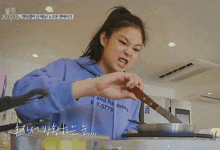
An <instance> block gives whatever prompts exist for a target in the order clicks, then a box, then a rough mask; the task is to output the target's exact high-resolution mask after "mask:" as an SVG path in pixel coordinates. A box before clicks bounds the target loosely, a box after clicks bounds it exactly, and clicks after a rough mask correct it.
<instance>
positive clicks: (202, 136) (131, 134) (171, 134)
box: [122, 132, 213, 138]
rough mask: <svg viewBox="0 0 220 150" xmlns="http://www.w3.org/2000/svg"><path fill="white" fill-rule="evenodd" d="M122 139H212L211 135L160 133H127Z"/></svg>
mask: <svg viewBox="0 0 220 150" xmlns="http://www.w3.org/2000/svg"><path fill="white" fill-rule="evenodd" d="M122 136H123V137H184V138H186V137H187V138H194V137H198V138H213V136H212V135H211V134H199V133H161V132H145V133H129V134H123V135H122Z"/></svg>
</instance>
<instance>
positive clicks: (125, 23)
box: [81, 6, 148, 62]
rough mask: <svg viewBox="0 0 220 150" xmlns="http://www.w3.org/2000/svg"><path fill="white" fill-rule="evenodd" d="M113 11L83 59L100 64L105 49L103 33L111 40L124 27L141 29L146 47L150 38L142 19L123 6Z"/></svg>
mask: <svg viewBox="0 0 220 150" xmlns="http://www.w3.org/2000/svg"><path fill="white" fill-rule="evenodd" d="M112 9H114V10H113V11H112V12H111V13H110V15H109V16H108V18H107V19H106V21H105V22H104V24H103V25H102V27H101V28H100V29H99V31H98V32H97V33H96V35H95V36H94V37H93V39H92V40H91V42H90V43H89V45H88V47H87V48H86V51H85V52H84V54H83V55H82V56H81V57H83V56H90V58H91V59H93V60H95V62H98V61H99V60H100V59H101V57H102V49H103V46H102V45H101V43H100V35H101V33H102V32H106V36H107V37H108V38H110V37H111V35H112V33H113V32H114V31H117V30H119V29H121V28H124V27H135V28H138V29H140V31H141V33H142V42H143V44H144V45H145V43H146V40H148V38H147V35H146V33H145V27H144V23H143V22H142V21H141V19H140V18H138V17H137V16H135V15H133V14H131V13H130V11H128V10H127V9H126V8H125V7H123V6H118V7H114V8H112ZM110 10H111V9H110Z"/></svg>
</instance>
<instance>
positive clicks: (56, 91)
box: [12, 59, 74, 123]
mask: <svg viewBox="0 0 220 150" xmlns="http://www.w3.org/2000/svg"><path fill="white" fill-rule="evenodd" d="M65 73H66V61H65V59H60V60H57V61H55V62H52V63H50V64H49V65H47V66H46V67H44V68H42V69H37V70H34V71H33V72H31V73H29V74H27V75H26V76H24V77H23V78H22V79H20V80H18V81H17V82H16V83H15V85H14V89H13V92H12V95H13V96H14V97H17V96H21V95H23V94H25V93H27V92H29V91H31V90H33V89H37V88H41V89H45V90H47V91H48V93H49V97H48V98H44V99H40V100H37V101H35V102H33V103H30V104H26V105H23V106H20V107H18V108H16V109H15V110H16V112H17V115H18V117H19V118H20V119H21V121H22V122H23V123H28V122H33V121H34V120H36V119H42V118H43V119H49V120H50V117H51V115H52V114H59V113H60V112H61V111H62V110H63V109H65V108H66V107H71V106H73V101H74V97H73V94H72V90H71V85H72V82H73V81H65V80H64V78H65Z"/></svg>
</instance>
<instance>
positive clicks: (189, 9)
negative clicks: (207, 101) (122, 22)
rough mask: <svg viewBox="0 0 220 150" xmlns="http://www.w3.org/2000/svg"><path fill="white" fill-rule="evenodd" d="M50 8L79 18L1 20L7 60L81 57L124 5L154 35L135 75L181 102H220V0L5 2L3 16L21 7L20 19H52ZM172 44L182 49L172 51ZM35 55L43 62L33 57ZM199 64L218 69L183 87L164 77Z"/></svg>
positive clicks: (0, 11)
mask: <svg viewBox="0 0 220 150" xmlns="http://www.w3.org/2000/svg"><path fill="white" fill-rule="evenodd" d="M48 5H49V6H52V7H53V8H54V12H53V13H51V14H74V20H13V21H11V22H10V21H9V20H3V19H1V20H0V30H1V34H0V44H1V45H0V55H1V56H3V57H10V58H14V59H20V60H23V61H27V62H34V63H38V64H47V63H49V62H50V61H52V60H56V59H58V58H62V57H68V58H78V57H79V56H80V55H81V54H82V51H83V50H84V49H85V48H86V46H87V44H88V43H89V41H90V39H91V38H92V36H93V35H94V34H95V32H96V31H97V30H98V29H99V27H100V26H101V25H102V23H103V22H104V21H105V19H106V17H107V16H108V14H109V12H107V11H108V10H109V9H110V8H112V7H114V6H118V5H123V6H125V7H127V8H128V9H129V10H130V11H131V12H132V13H134V14H135V15H137V16H139V17H140V18H142V20H143V21H144V22H145V24H146V27H147V28H146V31H147V33H148V36H149V42H148V44H147V45H146V46H145V47H144V48H143V49H142V51H141V55H140V58H139V59H138V61H137V62H136V64H135V65H134V67H133V68H131V69H130V70H129V71H131V72H135V73H137V74H138V75H139V76H140V77H141V78H142V79H143V80H144V82H145V83H146V84H149V85H154V86H159V87H166V88H170V89H174V90H175V96H176V99H181V100H192V99H195V98H198V96H199V95H206V96H210V97H214V98H219V99H220V84H219V82H220V68H219V65H220V59H219V58H220V42H219V41H220V26H219V24H220V19H219V16H220V9H219V8H220V1H219V0H212V1H209V0H193V1H192V0H184V1H177V0H157V1H155V0H135V1H134V0H120V1H119V0H112V1H109V0H90V1H89V0H74V1H73V0H72V1H71V0H53V1H51V0H35V1H32V0H7V1H6V0H1V2H0V15H4V14H5V8H8V7H15V8H16V13H17V14H48V12H46V11H45V7H46V6H48ZM1 17H2V16H1ZM169 42H174V43H176V46H175V47H172V48H171V47H169V46H168V43H169ZM34 53H36V54H38V55H39V57H38V58H33V57H31V55H32V54H34ZM198 59H199V60H202V62H206V63H207V62H208V64H213V65H211V66H213V67H211V68H210V69H209V70H208V71H206V72H203V73H200V74H198V75H194V76H192V77H189V78H186V79H184V80H181V81H178V82H172V81H169V80H163V79H159V78H158V77H159V76H160V75H163V74H166V73H167V72H170V71H172V70H175V69H177V68H179V67H181V66H184V65H186V64H188V63H190V62H195V61H196V60H198ZM200 65H201V66H203V64H200ZM185 71H187V69H185ZM183 73H184V70H183ZM177 74H178V73H177ZM177 74H176V75H177ZM208 92H211V93H212V95H207V93H208Z"/></svg>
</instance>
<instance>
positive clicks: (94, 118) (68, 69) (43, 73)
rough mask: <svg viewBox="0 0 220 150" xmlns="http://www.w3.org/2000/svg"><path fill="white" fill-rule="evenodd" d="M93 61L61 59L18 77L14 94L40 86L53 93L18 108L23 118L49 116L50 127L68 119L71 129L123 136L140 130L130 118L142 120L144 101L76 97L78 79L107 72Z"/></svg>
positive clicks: (68, 127) (112, 137) (43, 117)
mask: <svg viewBox="0 0 220 150" xmlns="http://www.w3.org/2000/svg"><path fill="white" fill-rule="evenodd" d="M92 62H93V61H92V60H91V59H90V58H89V57H82V58H79V59H77V60H71V59H67V58H64V59H59V60H57V61H55V62H52V63H50V64H49V65H47V66H46V67H44V68H42V69H37V70H34V71H33V72H31V73H29V74H27V75H26V76H24V77H23V78H22V79H20V80H18V81H17V82H16V83H15V85H14V89H13V96H20V95H23V94H25V93H27V92H29V91H31V90H33V89H37V88H43V89H45V90H47V91H48V92H49V95H50V96H49V97H48V98H45V99H42V100H38V101H36V102H33V103H30V104H26V105H23V106H20V107H18V108H16V112H17V115H18V117H19V118H20V120H21V121H22V122H23V123H31V122H33V121H35V120H37V119H49V120H50V123H49V124H47V125H49V126H50V127H52V125H53V124H55V125H56V126H58V127H60V126H61V124H62V123H65V124H66V127H67V129H68V131H75V132H83V133H90V134H102V135H107V136H110V138H111V139H121V134H124V133H127V131H129V130H137V125H136V124H134V123H132V122H129V121H128V119H131V120H139V110H140V104H141V103H140V101H134V100H132V99H122V100H113V99H109V98H104V97H100V96H88V97H81V98H79V99H78V100H76V99H75V98H74V96H73V93H72V89H71V86H72V83H73V82H74V81H78V80H84V79H88V78H95V77H99V76H102V75H104V72H103V70H102V69H101V68H100V67H99V65H98V63H93V64H92ZM73 90H74V89H73Z"/></svg>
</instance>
